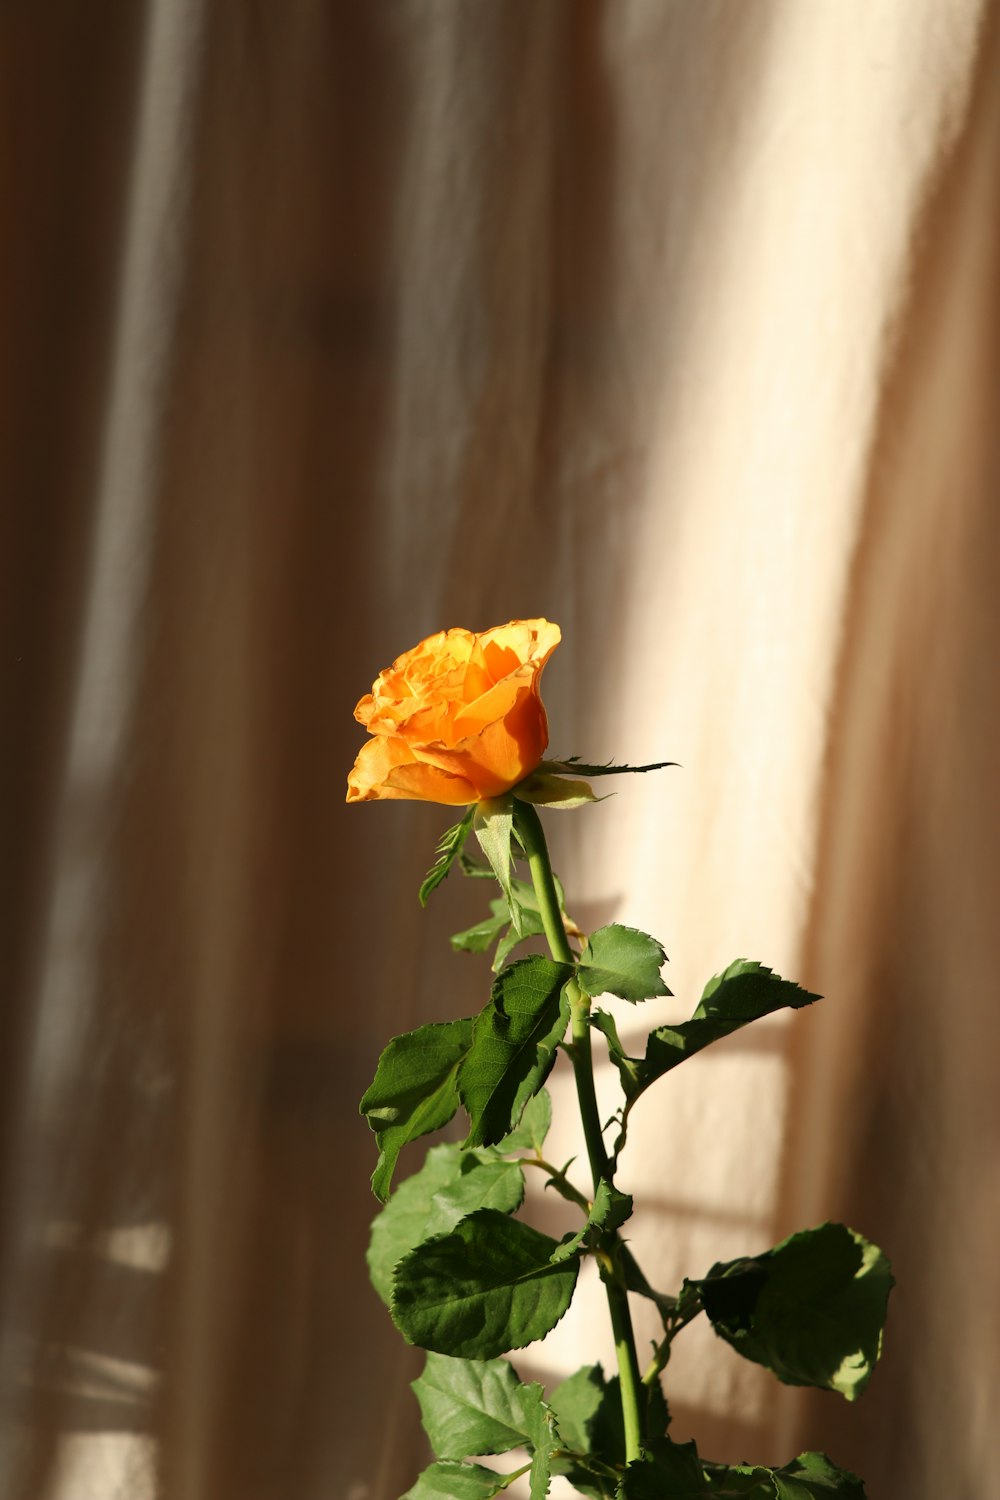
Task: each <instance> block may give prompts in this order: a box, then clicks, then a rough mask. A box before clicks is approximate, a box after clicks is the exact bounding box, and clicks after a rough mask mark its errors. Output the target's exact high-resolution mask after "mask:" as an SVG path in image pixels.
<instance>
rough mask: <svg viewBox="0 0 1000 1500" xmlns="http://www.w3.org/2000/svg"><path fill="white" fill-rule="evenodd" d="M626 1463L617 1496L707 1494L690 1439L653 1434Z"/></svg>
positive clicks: (688, 1497)
mask: <svg viewBox="0 0 1000 1500" xmlns="http://www.w3.org/2000/svg"><path fill="white" fill-rule="evenodd" d="M643 1446H644V1452H643V1455H642V1457H641V1458H638V1459H636V1461H635V1462H634V1463H631V1464H629V1466H628V1468H627V1469H626V1470H625V1473H624V1475H623V1476H622V1481H621V1484H620V1485H619V1487H618V1497H617V1500H695V1497H697V1496H702V1495H708V1494H711V1491H710V1490H709V1487H708V1481H707V1479H706V1478H705V1474H704V1471H703V1470H702V1467H701V1463H700V1461H699V1459H698V1450H697V1448H696V1447H695V1445H694V1443H672V1442H671V1441H670V1439H669V1438H656V1439H654V1440H652V1441H650V1442H649V1443H646V1444H644V1445H643Z"/></svg>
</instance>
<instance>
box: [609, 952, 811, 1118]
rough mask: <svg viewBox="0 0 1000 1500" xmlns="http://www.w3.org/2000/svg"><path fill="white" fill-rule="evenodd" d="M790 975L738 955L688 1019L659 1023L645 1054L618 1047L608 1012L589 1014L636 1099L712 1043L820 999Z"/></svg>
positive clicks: (713, 981) (627, 1091)
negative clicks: (629, 1053)
mask: <svg viewBox="0 0 1000 1500" xmlns="http://www.w3.org/2000/svg"><path fill="white" fill-rule="evenodd" d="M820 998H821V997H820V996H819V995H814V994H812V993H811V992H810V991H809V990H804V989H802V988H801V986H799V985H797V984H794V983H793V982H792V981H791V980H790V979H782V978H781V977H780V975H778V974H773V973H772V972H771V970H770V969H768V968H766V967H765V966H764V965H763V964H759V963H754V962H751V961H749V960H747V959H744V958H739V959H737V960H736V962H735V963H732V964H730V965H729V967H728V969H725V970H724V971H723V972H722V973H721V974H717V975H716V976H715V978H714V979H710V980H709V982H708V984H707V985H706V986H705V991H704V994H703V995H702V997H701V1000H700V1001H699V1003H698V1005H697V1007H696V1009H695V1011H694V1014H693V1015H692V1017H691V1019H690V1021H681V1022H680V1023H679V1024H678V1025H676V1026H658V1027H657V1028H656V1030H655V1031H653V1032H651V1033H650V1035H649V1038H648V1040H647V1042H646V1055H645V1057H629V1056H627V1054H626V1053H625V1050H624V1048H623V1047H622V1044H621V1041H620V1040H619V1037H618V1032H617V1030H616V1029H615V1025H614V1022H613V1020H612V1019H611V1017H610V1016H608V1015H607V1014H606V1013H605V1012H604V1011H597V1012H595V1014H594V1016H593V1017H592V1018H591V1020H592V1024H593V1025H595V1026H596V1027H597V1028H598V1029H599V1030H600V1031H602V1032H603V1033H604V1035H605V1036H606V1037H607V1039H608V1051H609V1054H610V1057H611V1060H612V1062H613V1063H614V1064H615V1066H616V1067H617V1069H618V1073H619V1077H620V1078H621V1084H622V1088H623V1090H624V1092H625V1097H626V1098H627V1099H628V1100H629V1101H630V1102H631V1101H632V1100H634V1099H637V1098H638V1096H639V1095H640V1094H641V1093H643V1092H644V1091H645V1090H646V1089H647V1088H649V1085H650V1084H651V1083H655V1082H656V1080H657V1079H658V1078H662V1077H663V1075H664V1073H669V1072H670V1070H671V1069H672V1068H676V1067H677V1065H678V1063H682V1062H684V1060H685V1058H688V1057H693V1056H694V1055H695V1053H697V1052H701V1051H702V1049H703V1048H705V1047H708V1046H710V1045H711V1043H712V1042H717V1041H720V1040H721V1039H722V1038H723V1037H727V1036H731V1035H732V1033H733V1032H734V1031H739V1030H740V1028H741V1027H743V1026H747V1025H749V1024H750V1022H751V1021H759V1020H761V1019H762V1018H763V1017H764V1016H769V1015H772V1014H773V1013H774V1012H775V1011H778V1010H784V1009H788V1008H791V1009H793V1010H798V1009H800V1008H801V1007H802V1006H805V1005H811V1004H812V1003H813V1001H814V1000H819V999H820Z"/></svg>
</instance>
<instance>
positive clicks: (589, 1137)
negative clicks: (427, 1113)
mask: <svg viewBox="0 0 1000 1500" xmlns="http://www.w3.org/2000/svg"><path fill="white" fill-rule="evenodd" d="M517 811H518V818H517V827H518V832H519V833H520V835H521V840H522V842H523V844H524V852H525V854H526V855H527V858H528V869H529V870H530V871H531V880H532V884H533V885H534V887H535V895H536V897H537V899H538V910H539V914H540V916H541V919H542V927H543V928H544V931H545V937H546V940H547V941H548V945H549V949H550V951H551V953H552V957H553V958H554V959H556V960H557V961H558V962H559V963H564V964H571V965H572V966H573V968H574V970H575V968H576V959H575V957H574V955H573V950H572V948H571V947H570V945H569V939H568V938H567V936H566V929H565V928H564V926H563V920H562V913H561V911H560V909H559V898H558V896H557V894H556V886H555V881H554V879H553V877H552V865H551V863H550V861H549V851H548V846H547V845H546V842H545V834H544V832H543V830H542V822H541V819H540V818H539V816H538V814H537V812H536V811H535V809H534V807H532V805H531V804H530V802H521V801H518V804H517ZM566 994H567V996H568V997H569V1003H570V1017H571V1024H572V1038H573V1040H572V1046H571V1047H569V1048H567V1050H568V1051H569V1053H570V1056H571V1057H572V1060H573V1073H574V1075H575V1078H576V1093H577V1098H578V1100H579V1103H580V1116H581V1119H582V1121H583V1134H584V1139H585V1140H586V1142H587V1155H588V1157H589V1158H590V1170H591V1172H592V1174H593V1178H594V1192H595V1193H596V1192H597V1188H598V1185H599V1184H600V1182H601V1180H602V1179H605V1180H606V1181H607V1182H608V1183H611V1182H612V1180H613V1177H612V1172H611V1168H610V1164H609V1162H608V1157H607V1153H606V1152H605V1150H604V1137H603V1135H602V1133H601V1117H600V1113H599V1112H598V1108H597V1095H596V1093H595V1092H594V1064H593V1057H592V1054H591V1050H590V997H589V996H588V995H585V994H584V993H583V990H582V989H581V988H580V986H579V985H578V984H577V982H576V979H575V978H574V979H570V980H569V981H568V982H567V985H566ZM616 1239H617V1236H616ZM598 1263H599V1265H600V1266H601V1279H602V1280H603V1282H604V1289H605V1291H606V1292H607V1297H608V1311H609V1312H610V1314H611V1327H612V1330H613V1331H614V1337H615V1354H616V1356H617V1359H618V1376H619V1382H620V1387H621V1398H622V1416H623V1418H624V1422H625V1458H626V1461H627V1462H628V1463H631V1462H632V1460H633V1459H635V1458H638V1457H639V1447H640V1443H641V1441H642V1418H641V1415H640V1412H641V1407H640V1391H641V1390H642V1385H641V1381H640V1377H639V1361H638V1358H637V1356H636V1352H635V1334H634V1332H633V1329H632V1314H631V1312H630V1310H629V1305H628V1292H627V1291H626V1289H625V1285H624V1281H623V1279H622V1275H621V1270H620V1267H619V1263H618V1256H617V1253H616V1247H615V1244H613V1243H612V1244H609V1245H608V1247H607V1249H606V1251H605V1252H603V1253H601V1254H600V1255H599V1256H598Z"/></svg>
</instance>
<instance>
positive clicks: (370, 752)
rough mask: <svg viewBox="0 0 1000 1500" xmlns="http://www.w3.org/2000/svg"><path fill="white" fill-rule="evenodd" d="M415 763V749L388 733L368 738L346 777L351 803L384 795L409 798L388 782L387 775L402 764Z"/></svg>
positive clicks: (348, 797)
mask: <svg viewBox="0 0 1000 1500" xmlns="http://www.w3.org/2000/svg"><path fill="white" fill-rule="evenodd" d="M412 762H413V752H412V751H411V749H410V747H409V746H408V745H407V744H406V743H405V742H404V741H403V740H397V739H392V738H390V737H389V736H388V735H379V736H377V737H376V738H375V739H372V740H366V741H365V743H364V744H363V745H362V746H361V749H360V750H359V751H358V758H357V760H356V761H355V762H354V765H353V766H352V767H351V770H350V773H349V775H348V777H347V800H348V802H374V801H381V800H382V799H385V798H402V797H410V796H412V794H411V793H409V792H406V791H398V790H396V788H395V787H391V786H390V785H389V781H388V778H389V776H390V775H391V774H392V772H393V771H394V770H396V769H398V768H399V767H400V766H403V765H406V764H410V763H412Z"/></svg>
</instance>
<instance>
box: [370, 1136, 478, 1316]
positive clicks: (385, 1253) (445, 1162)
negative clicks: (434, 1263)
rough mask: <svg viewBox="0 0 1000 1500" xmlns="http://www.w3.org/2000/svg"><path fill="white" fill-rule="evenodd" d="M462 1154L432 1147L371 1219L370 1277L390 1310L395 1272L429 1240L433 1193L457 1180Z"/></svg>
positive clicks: (450, 1148)
mask: <svg viewBox="0 0 1000 1500" xmlns="http://www.w3.org/2000/svg"><path fill="white" fill-rule="evenodd" d="M462 1155H463V1152H462V1150H461V1148H460V1147H459V1146H453V1145H442V1146H434V1147H432V1149H431V1150H430V1151H428V1153H427V1156H426V1158H425V1159H424V1164H423V1166H422V1167H421V1168H420V1171H419V1172H415V1173H414V1174H413V1176H412V1177H408V1178H407V1179H406V1181H405V1182H403V1183H400V1185H399V1187H398V1188H397V1189H396V1191H395V1192H394V1193H393V1195H392V1197H391V1198H390V1199H389V1202H388V1203H387V1204H386V1206H385V1208H383V1209H382V1212H381V1213H380V1214H378V1215H377V1216H376V1217H375V1218H374V1219H373V1220H372V1227H371V1236H370V1238H369V1241H368V1254H367V1261H368V1274H369V1275H370V1277H371V1281H372V1285H373V1286H374V1288H375V1290H376V1291H377V1292H378V1294H379V1296H380V1297H381V1298H382V1301H383V1302H384V1303H385V1304H386V1306H387V1307H388V1305H389V1298H390V1295H391V1292H392V1273H393V1271H394V1270H395V1268H396V1266H397V1265H398V1263H399V1262H400V1261H401V1260H402V1258H403V1256H404V1255H407V1254H408V1253H409V1252H410V1251H411V1250H412V1249H413V1247H414V1246H415V1245H419V1244H420V1242H421V1241H422V1240H425V1239H426V1238H427V1216H428V1215H429V1213H430V1211H431V1203H432V1202H433V1199H434V1194H435V1193H436V1192H437V1191H438V1190H439V1189H440V1188H442V1187H446V1186H447V1185H448V1184H449V1183H450V1182H451V1181H452V1180H453V1178H455V1177H457V1175H458V1171H459V1163H460V1161H461V1159H462Z"/></svg>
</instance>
